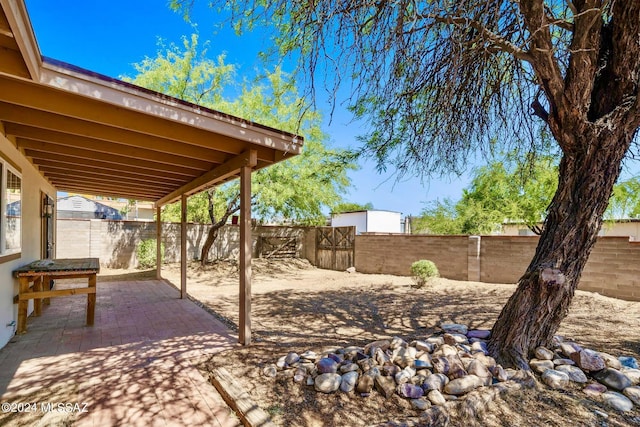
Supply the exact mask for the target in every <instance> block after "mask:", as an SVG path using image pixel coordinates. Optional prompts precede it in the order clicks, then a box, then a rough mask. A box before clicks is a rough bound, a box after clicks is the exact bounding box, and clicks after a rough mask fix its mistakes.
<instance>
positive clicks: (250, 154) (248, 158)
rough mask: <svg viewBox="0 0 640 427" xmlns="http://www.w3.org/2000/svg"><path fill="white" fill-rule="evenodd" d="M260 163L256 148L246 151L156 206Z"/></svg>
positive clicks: (175, 191) (176, 191) (173, 193)
mask: <svg viewBox="0 0 640 427" xmlns="http://www.w3.org/2000/svg"><path fill="white" fill-rule="evenodd" d="M257 164H258V156H257V153H256V151H255V150H249V151H246V152H244V153H242V154H240V155H238V156H236V157H234V158H233V159H231V160H229V161H228V162H226V163H224V164H222V165H220V166H218V167H217V168H215V169H212V170H210V171H209V172H207V173H205V174H203V175H201V176H199V177H198V178H196V179H194V180H193V181H191V182H190V183H189V184H187V185H184V186H182V187H180V188H178V189H177V190H174V191H172V192H171V193H169V194H167V195H166V196H164V197H162V198H160V199H159V200H158V201H157V202H156V207H158V206H163V205H166V204H168V203H171V202H174V201H176V200H178V199H179V198H180V197H181V196H182V195H183V194H186V195H190V194H194V193H197V192H198V191H201V190H203V189H204V188H207V187H210V186H212V185H213V184H215V183H218V182H221V181H225V180H227V179H228V178H229V177H231V176H234V175H237V174H238V173H239V171H240V169H241V168H243V167H251V168H253V167H255V166H256V165H257Z"/></svg>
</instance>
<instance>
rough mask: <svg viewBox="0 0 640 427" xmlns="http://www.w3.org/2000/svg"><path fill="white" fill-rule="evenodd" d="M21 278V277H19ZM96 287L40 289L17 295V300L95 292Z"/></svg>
mask: <svg viewBox="0 0 640 427" xmlns="http://www.w3.org/2000/svg"><path fill="white" fill-rule="evenodd" d="M20 279H22V277H21V278H20ZM95 293H96V288H95V287H93V288H71V289H55V290H53V291H42V292H24V293H20V295H18V300H19V301H21V302H22V301H27V300H30V299H34V298H54V297H64V296H69V295H84V294H95Z"/></svg>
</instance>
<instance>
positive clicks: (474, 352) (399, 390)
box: [263, 324, 640, 412]
mask: <svg viewBox="0 0 640 427" xmlns="http://www.w3.org/2000/svg"><path fill="white" fill-rule="evenodd" d="M439 329H440V332H438V333H436V334H434V335H432V336H429V337H427V338H425V339H424V340H417V341H413V342H410V343H407V342H406V341H405V340H403V339H402V338H399V337H394V338H393V339H391V340H379V341H374V342H371V343H369V344H367V345H365V346H364V347H356V346H350V347H344V348H338V349H335V350H334V351H331V352H325V353H322V354H318V353H316V352H313V351H305V352H304V353H302V354H297V353H295V352H291V353H289V354H287V355H284V356H282V357H281V358H280V359H279V360H278V361H277V363H275V364H270V365H268V366H266V367H265V368H264V369H263V373H264V375H266V376H269V377H274V378H275V377H277V376H284V377H287V378H292V380H293V381H294V382H296V383H304V384H306V385H307V386H309V387H314V388H315V390H316V391H318V392H322V393H334V392H337V391H338V390H340V391H341V392H344V393H354V394H357V395H360V396H362V397H367V396H369V395H370V394H371V393H373V392H374V390H375V391H376V392H378V393H380V394H382V395H383V396H385V397H387V398H388V397H390V396H392V395H393V394H397V395H399V396H401V397H403V398H406V399H410V400H411V404H412V406H413V407H414V408H416V409H418V410H424V411H426V410H428V409H429V408H430V407H431V406H432V405H437V406H444V405H445V404H446V403H447V402H448V401H452V400H458V399H463V398H464V397H465V396H466V395H467V394H468V393H470V392H472V391H474V390H478V389H481V388H482V387H490V386H492V385H493V386H494V387H495V386H497V385H499V384H500V383H504V382H506V381H509V380H511V379H523V378H526V375H524V376H523V373H522V371H516V370H514V369H504V368H503V367H502V366H500V365H499V364H497V363H496V361H495V359H493V358H492V357H491V356H489V355H488V353H487V344H486V340H487V339H488V338H489V336H490V334H491V331H488V330H468V328H467V327H466V326H465V325H460V324H441V325H440V327H439ZM535 356H536V357H535V358H534V359H531V361H530V366H531V369H532V370H533V371H534V372H536V373H538V374H540V378H541V380H542V382H543V383H544V384H546V385H547V386H548V387H551V388H554V389H565V388H568V387H574V386H579V387H582V389H583V391H584V392H585V393H587V394H589V395H591V396H600V398H601V400H602V401H603V402H604V403H605V404H606V405H608V406H609V407H611V408H613V409H616V410H618V411H622V412H626V411H631V410H633V409H634V406H635V407H640V386H639V385H640V369H639V368H638V361H637V360H636V359H635V358H633V357H625V356H622V357H614V356H612V355H610V354H607V353H601V352H596V351H593V350H590V349H587V348H582V347H581V346H579V345H578V344H576V343H574V342H570V341H565V340H564V339H563V338H562V337H559V336H556V337H554V340H553V346H552V348H551V349H547V348H544V347H540V348H538V349H536V352H535Z"/></svg>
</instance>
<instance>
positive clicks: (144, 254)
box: [136, 239, 164, 268]
mask: <svg viewBox="0 0 640 427" xmlns="http://www.w3.org/2000/svg"><path fill="white" fill-rule="evenodd" d="M160 256H161V260H162V261H164V243H162V244H160ZM136 258H138V268H152V267H155V266H156V239H147V240H143V241H142V242H140V244H139V245H138V247H137V248H136Z"/></svg>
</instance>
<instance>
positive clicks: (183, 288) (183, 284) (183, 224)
mask: <svg viewBox="0 0 640 427" xmlns="http://www.w3.org/2000/svg"><path fill="white" fill-rule="evenodd" d="M180 199H181V204H180V298H181V299H182V298H184V297H186V296H187V195H186V194H183V195H182V196H181V197H180Z"/></svg>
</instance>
